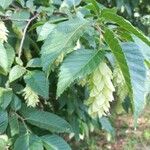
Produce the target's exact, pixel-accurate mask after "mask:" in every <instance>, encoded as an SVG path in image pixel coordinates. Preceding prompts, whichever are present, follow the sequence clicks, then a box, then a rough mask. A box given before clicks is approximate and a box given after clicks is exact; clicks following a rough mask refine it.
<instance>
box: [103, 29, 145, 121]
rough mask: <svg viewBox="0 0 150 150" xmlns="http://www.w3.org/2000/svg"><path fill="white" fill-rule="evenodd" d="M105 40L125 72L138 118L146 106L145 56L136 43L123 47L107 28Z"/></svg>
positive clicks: (135, 115)
mask: <svg viewBox="0 0 150 150" xmlns="http://www.w3.org/2000/svg"><path fill="white" fill-rule="evenodd" d="M104 37H105V40H106V42H107V44H108V45H109V47H110V49H111V51H112V53H113V54H114V56H115V58H116V60H117V62H118V64H119V67H120V69H121V71H122V73H123V76H124V78H125V81H126V84H127V86H128V88H129V93H130V96H131V98H132V100H133V108H134V118H135V120H137V117H138V116H139V114H140V112H141V111H142V110H143V107H144V91H145V80H146V68H145V65H144V57H143V55H142V53H141V51H140V50H139V47H137V46H136V45H135V44H134V43H132V42H130V43H126V44H123V46H122V47H121V43H120V42H119V41H118V40H117V38H116V37H115V35H114V33H113V32H112V31H111V30H109V29H107V30H106V31H105V35H104Z"/></svg>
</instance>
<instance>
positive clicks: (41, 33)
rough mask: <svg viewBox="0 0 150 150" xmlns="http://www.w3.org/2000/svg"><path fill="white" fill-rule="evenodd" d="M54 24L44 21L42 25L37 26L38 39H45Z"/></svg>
mask: <svg viewBox="0 0 150 150" xmlns="http://www.w3.org/2000/svg"><path fill="white" fill-rule="evenodd" d="M55 26H56V25H54V24H50V23H49V22H46V23H45V24H44V25H42V26H39V27H37V34H38V40H37V41H43V40H45V39H46V38H47V37H48V35H49V34H50V33H51V32H52V31H53V30H54V28H55Z"/></svg>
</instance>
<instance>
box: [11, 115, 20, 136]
mask: <svg viewBox="0 0 150 150" xmlns="http://www.w3.org/2000/svg"><path fill="white" fill-rule="evenodd" d="M9 127H10V133H11V136H12V137H13V136H15V135H17V134H19V122H18V117H17V116H16V114H13V115H11V116H10V117H9Z"/></svg>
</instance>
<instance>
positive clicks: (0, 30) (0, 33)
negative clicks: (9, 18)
mask: <svg viewBox="0 0 150 150" xmlns="http://www.w3.org/2000/svg"><path fill="white" fill-rule="evenodd" d="M7 35H8V30H7V28H6V26H5V24H4V22H2V21H0V42H2V43H3V42H7Z"/></svg>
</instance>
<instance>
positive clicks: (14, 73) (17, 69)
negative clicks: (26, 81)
mask: <svg viewBox="0 0 150 150" xmlns="http://www.w3.org/2000/svg"><path fill="white" fill-rule="evenodd" d="M25 72H26V69H25V68H24V67H22V66H19V65H16V66H14V67H13V68H12V69H11V70H10V73H9V82H13V81H15V80H17V79H19V78H20V77H22V76H23V75H24V74H25Z"/></svg>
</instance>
